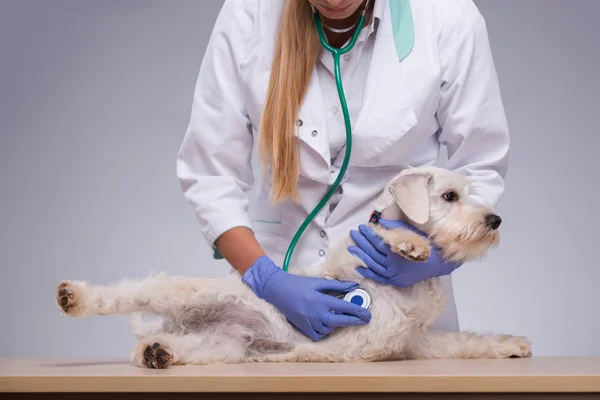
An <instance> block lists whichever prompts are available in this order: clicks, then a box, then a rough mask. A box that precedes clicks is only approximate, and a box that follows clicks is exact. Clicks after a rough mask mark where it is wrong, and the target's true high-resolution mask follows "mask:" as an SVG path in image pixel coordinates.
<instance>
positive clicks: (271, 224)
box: [249, 184, 283, 235]
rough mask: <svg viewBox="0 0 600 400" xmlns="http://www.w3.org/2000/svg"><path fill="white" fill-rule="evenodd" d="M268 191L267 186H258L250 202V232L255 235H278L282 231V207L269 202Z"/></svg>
mask: <svg viewBox="0 0 600 400" xmlns="http://www.w3.org/2000/svg"><path fill="white" fill-rule="evenodd" d="M269 191H270V187H269V186H268V185H264V184H263V185H260V187H259V188H258V190H257V191H256V192H255V194H254V196H253V198H252V201H251V202H250V207H249V214H250V219H251V222H252V230H253V231H254V232H255V233H256V234H257V235H279V234H280V233H281V230H282V225H283V221H282V216H283V210H282V206H281V204H272V203H271V202H270V200H269Z"/></svg>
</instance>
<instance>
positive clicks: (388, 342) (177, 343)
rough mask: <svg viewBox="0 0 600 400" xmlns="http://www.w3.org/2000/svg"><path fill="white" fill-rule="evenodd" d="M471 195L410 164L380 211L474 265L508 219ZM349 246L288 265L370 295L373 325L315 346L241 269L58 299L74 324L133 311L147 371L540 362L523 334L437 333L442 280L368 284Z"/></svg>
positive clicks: (75, 289)
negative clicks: (147, 318)
mask: <svg viewBox="0 0 600 400" xmlns="http://www.w3.org/2000/svg"><path fill="white" fill-rule="evenodd" d="M468 194H469V185H468V180H467V179H466V178H465V177H464V176H463V175H461V174H459V173H456V172H452V171H448V170H446V169H441V168H437V167H431V166H428V167H418V168H408V169H405V170H403V171H402V172H401V173H400V174H399V175H397V176H396V177H395V178H394V179H393V180H392V181H391V182H390V183H389V184H388V185H387V187H386V188H385V190H384V191H383V193H382V194H381V196H380V197H379V199H378V204H377V205H376V209H377V210H378V211H380V212H381V217H382V218H387V219H402V220H404V221H406V222H408V223H410V224H412V225H413V226H414V227H416V228H417V229H419V230H421V231H422V232H424V233H426V234H427V235H428V237H429V238H430V240H431V241H432V242H433V243H434V244H435V245H436V247H437V248H439V249H441V252H442V255H443V257H444V258H445V259H447V260H452V261H457V260H460V261H463V262H464V261H472V260H477V259H480V258H481V257H483V256H484V255H485V253H486V251H487V250H488V249H489V248H491V247H492V246H496V245H497V244H498V241H499V234H498V230H497V228H498V225H499V222H500V218H499V217H498V216H496V215H494V214H493V213H492V211H491V210H490V209H488V208H486V207H483V206H482V205H480V204H477V203H475V202H473V201H472V200H470V198H469V197H468ZM371 226H372V227H373V228H374V229H375V230H376V231H377V232H378V233H379V234H380V235H381V236H382V237H383V238H384V240H385V241H386V242H387V243H388V244H389V245H390V246H391V248H392V249H393V250H394V251H395V252H396V253H398V254H400V255H403V256H404V257H406V258H409V259H412V260H415V261H423V260H426V259H427V258H428V257H429V254H430V244H429V242H428V240H427V239H424V238H423V237H421V236H419V235H417V234H416V233H414V232H412V231H409V230H404V229H393V230H386V229H384V228H382V227H381V225H378V224H371ZM351 244H354V243H353V240H352V239H351V238H350V236H349V235H348V237H347V238H346V240H344V241H342V243H340V244H339V245H338V246H337V247H336V248H335V249H333V251H332V252H331V253H329V255H328V257H327V259H326V260H325V264H324V265H323V266H322V267H320V268H314V269H308V270H306V269H305V270H296V271H294V270H292V269H290V273H295V274H300V275H309V276H319V277H325V278H328V279H340V280H346V281H354V282H356V283H358V284H359V285H360V287H362V288H365V289H366V290H368V291H369V292H370V293H371V295H372V299H373V301H372V307H371V309H370V311H371V313H372V319H371V321H370V322H369V323H368V324H366V325H361V326H352V327H344V328H338V329H337V330H335V331H334V332H333V333H331V334H330V335H329V336H327V337H326V338H325V339H323V340H320V341H318V342H313V341H312V340H310V339H309V338H307V337H306V336H304V335H303V334H302V333H300V332H299V331H298V330H296V329H295V328H294V327H293V326H292V325H291V324H289V323H288V322H287V320H286V318H285V317H284V315H283V314H282V313H280V312H279V311H278V310H277V309H276V308H275V307H273V306H272V305H271V304H269V303H267V302H265V301H263V300H261V299H259V298H258V297H257V296H256V295H255V294H254V293H253V292H252V290H251V289H250V288H249V287H247V286H246V285H245V284H243V283H242V282H241V280H240V276H239V275H237V274H233V275H231V276H227V277H225V278H221V279H205V278H187V277H167V276H164V275H159V276H155V277H151V278H148V279H146V280H143V281H141V282H137V281H135V282H124V283H121V284H119V285H117V286H93V285H90V284H87V283H85V282H79V281H64V282H62V283H61V284H60V285H59V287H58V290H57V303H58V305H59V306H60V308H61V310H62V311H63V312H64V313H66V314H67V315H70V316H74V317H79V316H86V315H107V314H131V315H132V327H133V330H134V333H135V335H136V336H137V337H138V339H139V342H138V344H137V345H136V346H135V348H134V349H133V352H132V355H131V357H132V361H133V362H135V363H136V364H138V365H139V366H145V367H150V368H165V367H167V366H168V365H172V364H210V363H239V362H354V361H381V360H398V359H415V358H505V357H528V356H530V355H531V350H530V342H529V340H528V339H527V338H525V337H516V336H508V335H479V334H475V333H467V332H442V331H434V330H431V329H430V326H431V325H432V323H433V322H434V320H435V319H436V318H437V316H438V315H439V314H440V312H441V310H442V308H443V305H444V298H445V293H444V289H443V285H442V282H441V281H440V279H439V278H433V279H428V280H425V281H422V282H420V283H417V284H415V285H414V286H412V287H409V288H405V289H404V288H397V287H394V286H391V285H381V284H379V283H377V282H375V281H373V280H370V279H365V278H363V277H362V276H361V275H360V274H358V273H357V272H356V270H355V268H356V267H358V266H364V264H363V263H362V261H361V260H360V259H358V258H357V257H355V256H353V255H351V254H350V253H349V252H348V251H347V248H348V246H349V245H351ZM140 313H151V314H155V315H158V316H161V317H162V320H160V321H155V322H154V323H144V322H143V321H142V319H141V316H140ZM157 322H158V323H157Z"/></svg>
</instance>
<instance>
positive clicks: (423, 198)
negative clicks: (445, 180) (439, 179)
mask: <svg viewBox="0 0 600 400" xmlns="http://www.w3.org/2000/svg"><path fill="white" fill-rule="evenodd" d="M430 179H431V174H430V173H428V172H423V173H420V172H419V173H410V174H406V175H401V176H399V177H398V178H397V179H396V180H395V181H394V182H392V184H390V186H389V187H388V190H389V192H390V194H391V195H392V197H393V198H394V200H395V201H396V204H398V207H400V209H401V210H402V212H404V214H405V215H406V216H407V217H408V218H410V219H411V220H413V221H414V222H416V223H417V224H424V223H425V222H427V220H429V190H428V185H429V180H430Z"/></svg>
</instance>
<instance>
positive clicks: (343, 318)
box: [323, 312, 369, 328]
mask: <svg viewBox="0 0 600 400" xmlns="http://www.w3.org/2000/svg"><path fill="white" fill-rule="evenodd" d="M368 322H369V321H365V320H364V319H362V318H358V317H355V316H353V315H344V314H334V313H331V312H328V313H327V314H325V316H324V317H323V324H325V325H327V326H330V327H335V328H340V327H344V326H356V325H365V324H367V323H368Z"/></svg>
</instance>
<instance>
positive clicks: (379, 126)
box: [177, 0, 509, 330]
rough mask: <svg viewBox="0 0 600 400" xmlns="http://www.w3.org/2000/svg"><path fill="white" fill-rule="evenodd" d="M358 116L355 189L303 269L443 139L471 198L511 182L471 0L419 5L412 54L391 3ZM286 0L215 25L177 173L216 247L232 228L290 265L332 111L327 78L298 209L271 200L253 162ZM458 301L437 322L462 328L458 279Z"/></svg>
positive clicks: (309, 127)
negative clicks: (403, 44)
mask: <svg viewBox="0 0 600 400" xmlns="http://www.w3.org/2000/svg"><path fill="white" fill-rule="evenodd" d="M376 1H385V2H386V8H385V12H384V16H383V20H382V21H381V24H380V26H379V30H378V33H377V38H376V43H375V47H374V50H373V54H372V60H371V64H370V67H369V68H370V73H369V76H368V78H367V81H366V82H365V85H366V86H365V91H364V95H365V97H364V100H363V107H362V110H361V112H360V114H359V115H357V116H356V117H355V119H356V123H355V125H354V126H353V127H352V129H353V146H352V155H351V158H350V163H349V167H348V170H347V172H346V174H345V175H344V177H343V180H342V187H343V195H342V197H341V200H340V202H339V204H338V205H337V207H336V208H335V209H334V210H333V212H332V213H331V215H329V216H327V217H326V214H327V212H326V209H327V206H326V207H324V209H323V210H322V211H321V212H320V213H319V214H318V215H317V216H316V218H315V219H314V221H313V222H312V223H311V224H310V226H309V227H308V228H307V229H306V231H305V232H304V235H303V236H302V238H301V240H300V242H299V243H298V245H297V246H296V249H295V251H294V255H293V258H292V261H291V265H293V266H297V267H304V266H306V267H308V266H313V265H318V264H319V263H321V262H322V260H323V257H324V255H325V254H326V252H327V250H328V249H329V248H330V246H332V245H333V244H334V243H335V242H336V241H337V240H339V239H340V238H342V237H343V236H345V235H347V234H348V232H349V230H350V229H356V228H357V226H358V225H359V224H361V223H365V222H366V221H367V220H368V218H369V215H370V214H371V211H372V209H373V203H374V201H375V199H376V197H377V195H378V194H379V193H380V191H381V190H382V189H383V187H384V185H385V184H386V183H387V182H388V181H389V180H390V179H391V178H392V177H393V176H395V175H396V174H398V172H399V171H400V170H401V169H403V168H405V167H407V166H408V165H410V166H420V165H425V164H432V163H434V162H435V161H436V159H437V158H438V154H439V151H440V145H441V144H445V145H446V146H447V150H448V156H449V162H448V163H447V164H446V165H445V166H446V167H447V168H450V169H456V170H460V171H463V172H465V173H466V174H467V175H468V177H469V179H470V180H471V182H472V184H473V187H474V193H473V196H474V197H475V198H476V199H477V200H479V201H481V202H484V203H487V204H488V205H491V206H492V207H495V206H496V205H497V203H498V201H499V199H500V196H501V195H502V192H503V190H504V176H505V174H506V171H507V162H508V150H509V135H508V127H507V122H506V118H505V113H504V109H503V104H502V100H501V96H500V90H499V86H498V80H497V76H496V71H495V68H494V64H493V60H492V55H491V51H490V44H489V42H488V38H487V31H486V26H485V22H484V19H483V18H482V16H481V15H480V13H479V12H478V10H477V8H476V7H475V5H474V4H473V2H472V1H471V0H455V1H448V0H413V1H411V10H412V18H413V23H414V33H415V42H414V46H413V48H412V50H411V51H410V54H408V56H407V57H405V58H404V59H403V60H401V61H400V62H399V61H398V55H397V53H396V49H395V47H394V42H393V37H392V30H391V24H390V18H389V4H387V2H388V1H394V0H376ZM282 4H283V2H282V1H274V0H238V1H232V0H228V1H226V2H225V4H224V6H223V8H222V10H221V12H220V14H219V16H218V18H217V21H216V24H215V27H214V30H213V33H212V36H211V38H210V41H209V43H208V48H207V50H206V54H205V57H204V60H203V62H202V65H201V68H200V73H199V76H198V80H197V85H196V88H195V92H194V97H193V104H192V110H191V119H190V123H189V127H188V129H187V132H186V134H185V137H184V139H183V143H182V145H181V149H180V152H179V155H178V159H177V175H178V177H179V179H180V182H181V186H182V189H183V192H184V194H185V197H186V198H187V200H188V201H189V202H190V203H191V205H192V206H193V207H194V210H195V215H196V217H197V219H198V221H199V223H200V227H201V231H202V233H203V235H204V237H205V238H206V240H207V242H208V244H209V245H210V246H212V245H213V243H214V241H215V240H216V239H217V238H218V237H219V236H220V235H221V234H222V233H224V232H225V231H226V230H228V229H231V228H233V227H237V226H246V227H248V228H250V229H252V230H253V231H254V233H255V235H256V237H257V239H258V241H259V243H260V244H261V246H262V247H263V249H264V250H265V251H266V253H267V254H268V255H269V256H270V257H271V258H272V259H273V260H274V261H275V262H276V263H278V265H282V263H283V258H284V256H285V253H286V251H287V248H288V245H289V243H290V242H291V240H292V237H293V236H294V234H295V233H296V231H297V229H298V227H299V226H300V225H301V224H302V222H303V221H304V219H305V218H306V217H307V215H308V214H309V213H310V212H311V211H312V210H313V208H314V207H315V206H316V205H317V204H318V202H319V201H320V200H321V198H322V197H323V196H324V195H325V193H326V192H327V191H328V189H329V188H330V185H331V184H332V183H333V181H334V180H335V178H336V176H337V171H339V168H340V166H341V163H342V160H341V158H342V157H339V158H338V160H339V162H337V163H334V165H331V161H330V157H329V142H328V139H327V132H326V129H327V127H326V124H325V112H326V111H325V110H324V107H323V106H322V95H321V93H320V87H319V86H318V82H316V81H317V80H313V81H312V82H311V84H310V86H309V88H308V92H307V94H306V97H305V100H304V103H303V105H302V107H301V109H300V112H299V121H298V122H299V123H298V125H300V126H299V128H298V138H299V141H300V160H301V163H300V177H299V182H298V185H299V193H300V203H299V204H293V203H291V202H284V203H282V204H277V205H272V204H270V202H269V199H268V196H269V191H270V185H269V183H268V179H267V180H266V181H264V182H263V181H262V179H260V178H258V179H257V175H258V173H259V172H260V168H258V169H257V171H258V172H256V175H255V174H253V171H252V169H251V161H252V160H254V161H256V155H255V153H256V152H255V146H254V145H255V140H256V139H257V137H258V135H257V127H258V123H259V120H260V115H261V110H262V107H263V102H264V97H265V94H266V91H267V86H268V83H269V74H270V69H271V61H272V58H273V48H274V44H275V38H276V30H277V24H278V16H279V15H280V13H281V11H282ZM445 282H446V284H447V289H448V293H449V298H448V300H449V302H448V305H447V307H446V309H445V311H444V313H443V315H442V316H441V317H440V319H439V320H438V321H437V322H436V327H437V328H439V329H446V330H457V329H458V321H457V314H456V310H455V303H454V296H453V292H452V285H451V280H450V278H449V277H447V278H445Z"/></svg>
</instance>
